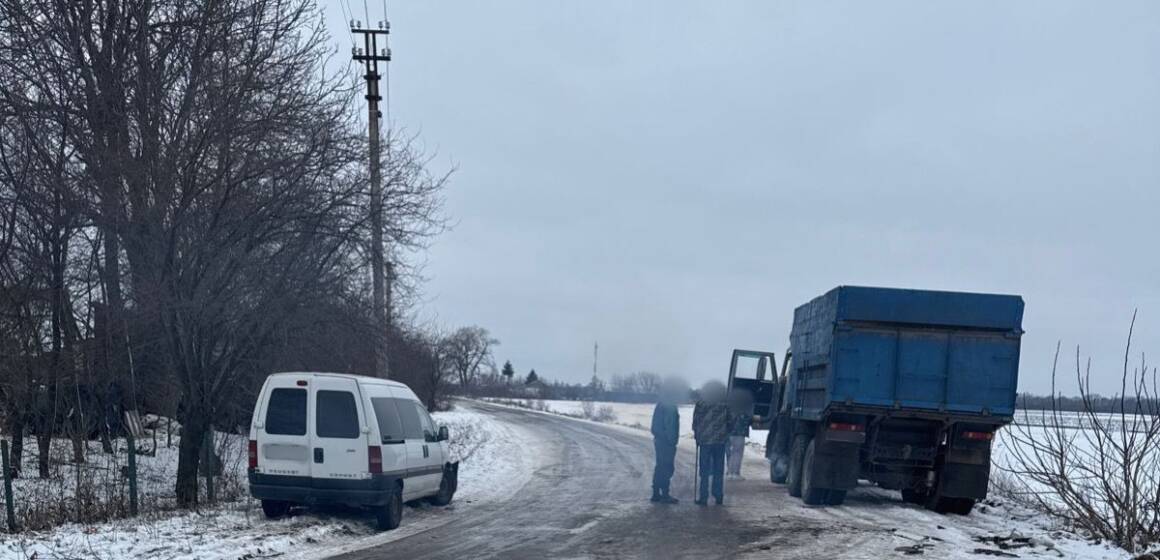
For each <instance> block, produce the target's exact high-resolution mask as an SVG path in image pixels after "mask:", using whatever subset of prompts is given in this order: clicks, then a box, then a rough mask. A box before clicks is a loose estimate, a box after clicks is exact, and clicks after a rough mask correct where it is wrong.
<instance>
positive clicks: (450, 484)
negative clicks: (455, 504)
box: [430, 470, 456, 506]
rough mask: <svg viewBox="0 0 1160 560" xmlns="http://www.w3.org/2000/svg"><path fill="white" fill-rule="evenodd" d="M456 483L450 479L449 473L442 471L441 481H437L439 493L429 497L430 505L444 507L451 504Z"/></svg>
mask: <svg viewBox="0 0 1160 560" xmlns="http://www.w3.org/2000/svg"><path fill="white" fill-rule="evenodd" d="M455 486H456V482H455V480H454V479H453V478H452V474H451V472H450V471H446V470H444V471H443V479H442V480H440V481H439V493H438V494H435V495H434V496H431V499H430V501H431V503H432V504H434V505H437V506H445V505H448V504H450V503H451V500H452V498H454V497H455Z"/></svg>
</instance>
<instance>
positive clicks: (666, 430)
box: [652, 391, 681, 504]
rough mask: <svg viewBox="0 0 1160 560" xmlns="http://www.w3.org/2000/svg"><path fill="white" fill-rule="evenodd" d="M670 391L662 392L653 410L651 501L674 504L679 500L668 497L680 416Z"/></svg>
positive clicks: (675, 454)
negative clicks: (653, 467)
mask: <svg viewBox="0 0 1160 560" xmlns="http://www.w3.org/2000/svg"><path fill="white" fill-rule="evenodd" d="M673 397H674V395H673V394H672V392H671V391H662V392H661V395H660V398H659V399H658V401H657V406H656V408H654V409H653V417H652V435H653V448H654V449H655V450H656V468H655V469H653V483H652V490H653V493H652V501H653V502H656V503H662V504H675V503H677V502H678V501H679V500H677V499H676V498H674V497H672V496H671V495H669V483H670V481H672V479H673V460H674V459H676V456H677V438H678V437H679V436H680V430H681V429H680V423H681V414H680V412H678V411H677V403H676V399H675V398H673Z"/></svg>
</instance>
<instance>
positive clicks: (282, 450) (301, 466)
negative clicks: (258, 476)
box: [255, 376, 312, 476]
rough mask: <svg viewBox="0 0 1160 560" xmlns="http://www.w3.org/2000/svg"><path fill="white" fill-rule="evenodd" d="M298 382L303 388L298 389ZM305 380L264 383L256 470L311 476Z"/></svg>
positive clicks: (257, 424) (289, 378) (274, 378)
mask: <svg viewBox="0 0 1160 560" xmlns="http://www.w3.org/2000/svg"><path fill="white" fill-rule="evenodd" d="M299 382H301V383H302V384H303V386H299V385H298V383H299ZM306 383H307V382H306V377H303V378H302V379H296V378H294V377H292V376H272V377H270V378H269V379H268V380H267V381H266V387H265V389H264V395H263V398H262V401H261V402H263V403H264V405H265V408H264V409H263V410H260V411H258V418H257V419H256V420H257V422H255V427H256V428H257V430H256V434H255V435H256V437H255V439H256V440H257V444H258V470H259V472H261V473H263V474H270V475H279V476H310V436H309V435H308V434H307V429H306V424H307V422H306V419H307V418H308V417H309V415H310V408H311V406H312V405H311V403H310V398H309V389H308V388H307V387H305V385H306Z"/></svg>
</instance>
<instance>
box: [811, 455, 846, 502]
mask: <svg viewBox="0 0 1160 560" xmlns="http://www.w3.org/2000/svg"><path fill="white" fill-rule="evenodd" d="M816 447H817V442H816V441H814V440H812V439H811V440H810V443H809V445H807V446H806V453H805V457H804V458H803V459H802V463H801V465H802V466H801V469H802V474H801V497H802V501H803V502H805V503H806V505H811V506H824V505H826V504H828V503H829V501H830V489H829V488H818V487H817V486H816V485H815V482H816V480H815V477H814V457H815V455H816V452H815V449H816ZM842 499H845V496H842Z"/></svg>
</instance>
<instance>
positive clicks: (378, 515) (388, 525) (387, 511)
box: [375, 486, 403, 531]
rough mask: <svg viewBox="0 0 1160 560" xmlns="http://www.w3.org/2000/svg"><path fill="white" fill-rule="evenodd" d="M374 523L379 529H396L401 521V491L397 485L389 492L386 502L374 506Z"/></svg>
mask: <svg viewBox="0 0 1160 560" xmlns="http://www.w3.org/2000/svg"><path fill="white" fill-rule="evenodd" d="M375 522H376V523H375V525H376V526H377V527H378V529H379V530H380V531H390V530H392V529H397V528H398V527H399V524H400V523H402V522H403V491H402V489H401V488H399V487H397V486H396V487H395V490H394V491H393V492H391V497H390V498H389V499H387V503H386V504H384V505H381V506H379V507H377V508H375Z"/></svg>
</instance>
